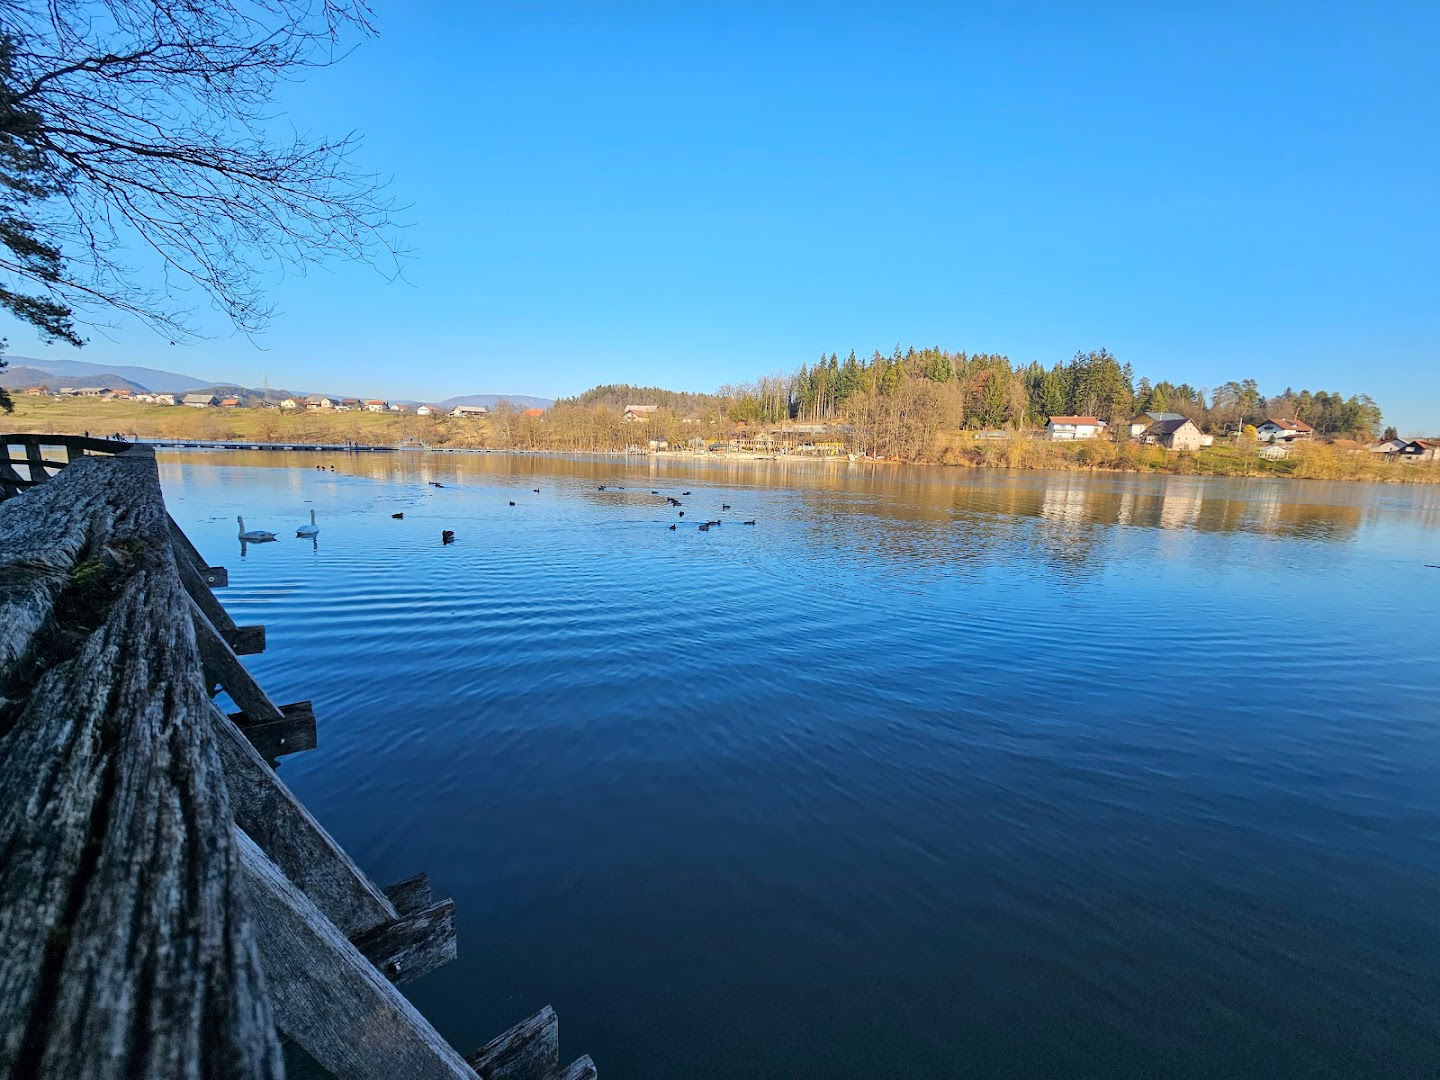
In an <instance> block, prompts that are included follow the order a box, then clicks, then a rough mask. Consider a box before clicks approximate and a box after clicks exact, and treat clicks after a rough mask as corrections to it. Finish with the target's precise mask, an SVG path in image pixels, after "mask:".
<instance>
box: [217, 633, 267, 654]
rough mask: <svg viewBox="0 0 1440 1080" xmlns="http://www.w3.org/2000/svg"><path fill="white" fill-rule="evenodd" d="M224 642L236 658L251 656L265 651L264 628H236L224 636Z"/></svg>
mask: <svg viewBox="0 0 1440 1080" xmlns="http://www.w3.org/2000/svg"><path fill="white" fill-rule="evenodd" d="M225 641H226V643H227V644H229V646H230V649H231V651H232V652H234V653H235V655H236V656H251V655H253V654H255V653H262V652H264V651H265V627H263V626H237V627H235V629H234V630H231V631H229V632H227V633H226V634H225Z"/></svg>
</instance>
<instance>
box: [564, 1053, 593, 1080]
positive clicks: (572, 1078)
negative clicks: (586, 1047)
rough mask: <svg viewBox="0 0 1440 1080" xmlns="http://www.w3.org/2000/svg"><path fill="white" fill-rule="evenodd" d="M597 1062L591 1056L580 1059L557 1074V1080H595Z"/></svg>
mask: <svg viewBox="0 0 1440 1080" xmlns="http://www.w3.org/2000/svg"><path fill="white" fill-rule="evenodd" d="M595 1076H596V1072H595V1062H593V1061H591V1060H590V1055H589V1054H586V1055H584V1056H583V1057H578V1058H576V1059H575V1060H574V1061H572V1062H571V1063H570V1064H569V1065H567V1066H565V1068H563V1069H561V1070H560V1071H559V1072H558V1073H556V1074H555V1080H595Z"/></svg>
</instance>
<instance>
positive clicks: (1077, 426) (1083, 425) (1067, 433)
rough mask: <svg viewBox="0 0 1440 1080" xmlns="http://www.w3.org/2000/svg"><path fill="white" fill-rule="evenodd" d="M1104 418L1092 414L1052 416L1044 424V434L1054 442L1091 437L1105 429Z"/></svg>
mask: <svg viewBox="0 0 1440 1080" xmlns="http://www.w3.org/2000/svg"><path fill="white" fill-rule="evenodd" d="M1105 427H1106V424H1105V421H1104V420H1099V419H1097V418H1095V417H1093V416H1052V417H1050V422H1049V423H1047V424H1046V425H1045V435H1046V437H1047V438H1049V439H1053V440H1055V441H1056V442H1064V441H1068V440H1071V439H1093V438H1095V436H1097V435H1099V434H1100V433H1101V432H1102V431H1104V430H1105Z"/></svg>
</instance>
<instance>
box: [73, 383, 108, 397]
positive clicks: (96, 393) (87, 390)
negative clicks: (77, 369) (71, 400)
mask: <svg viewBox="0 0 1440 1080" xmlns="http://www.w3.org/2000/svg"><path fill="white" fill-rule="evenodd" d="M105 393H106V391H105V387H103V386H81V387H79V388H77V389H76V390H75V391H74V394H75V396H76V397H104V396H105Z"/></svg>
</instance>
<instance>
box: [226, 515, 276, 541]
mask: <svg viewBox="0 0 1440 1080" xmlns="http://www.w3.org/2000/svg"><path fill="white" fill-rule="evenodd" d="M235 520H236V521H238V522H239V523H240V539H241V540H249V541H250V542H251V543H257V544H263V543H264V542H265V541H266V540H274V539H276V537H275V534H274V533H272V532H266V531H265V530H264V529H251V530H250V531H249V532H246V531H245V519H244V518H243V517H241V516H240V515H239V514H236V515H235Z"/></svg>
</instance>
